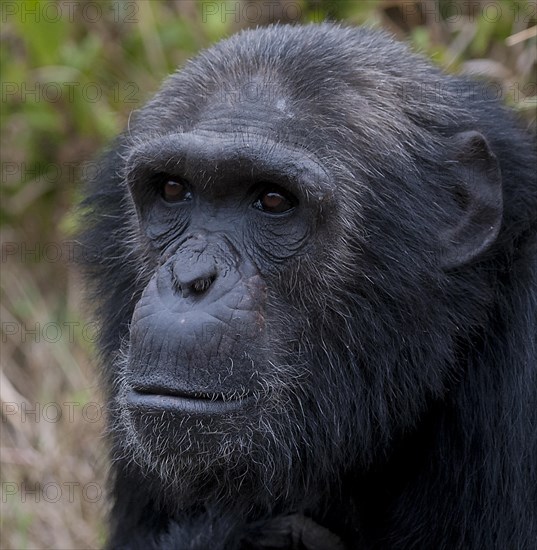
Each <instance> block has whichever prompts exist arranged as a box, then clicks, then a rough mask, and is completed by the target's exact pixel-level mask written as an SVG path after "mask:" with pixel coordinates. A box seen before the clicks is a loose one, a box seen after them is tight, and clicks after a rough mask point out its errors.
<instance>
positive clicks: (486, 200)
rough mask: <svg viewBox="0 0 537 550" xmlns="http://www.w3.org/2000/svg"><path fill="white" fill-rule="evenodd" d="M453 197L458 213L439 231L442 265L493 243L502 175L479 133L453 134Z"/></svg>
mask: <svg viewBox="0 0 537 550" xmlns="http://www.w3.org/2000/svg"><path fill="white" fill-rule="evenodd" d="M450 160H451V163H450V164H451V170H452V172H453V176H454V177H453V180H454V182H455V183H454V186H453V200H455V201H456V203H457V205H458V209H459V215H458V216H455V219H454V220H453V223H450V226H449V227H448V228H447V229H446V230H445V231H444V232H442V235H441V238H442V240H443V255H442V267H443V268H444V269H451V268H454V267H458V266H460V265H463V264H465V263H468V262H470V261H471V260H473V259H474V258H476V257H477V256H479V254H481V253H482V252H484V251H485V250H487V248H489V246H490V245H491V244H492V243H493V242H494V240H495V239H496V237H497V236H498V232H499V231H500V226H501V223H502V212H503V200H502V178H501V174H500V168H499V165H498V161H497V159H496V156H495V155H494V153H492V151H491V150H490V148H489V145H488V143H487V141H486V139H485V137H484V136H483V135H482V134H480V133H479V132H475V131H471V132H461V133H459V134H456V135H455V136H454V137H453V149H452V153H451V159H450Z"/></svg>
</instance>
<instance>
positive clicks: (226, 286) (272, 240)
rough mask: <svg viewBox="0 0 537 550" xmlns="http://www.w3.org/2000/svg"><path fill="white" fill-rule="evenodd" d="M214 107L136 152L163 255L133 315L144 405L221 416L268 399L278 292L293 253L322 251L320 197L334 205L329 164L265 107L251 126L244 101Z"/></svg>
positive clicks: (138, 391)
mask: <svg viewBox="0 0 537 550" xmlns="http://www.w3.org/2000/svg"><path fill="white" fill-rule="evenodd" d="M256 105H257V106H259V107H261V106H264V107H266V105H265V104H264V103H259V104H256ZM208 114H210V115H213V116H211V117H210V118H209V119H208V120H203V121H201V122H200V123H199V124H197V125H196V127H195V128H193V129H192V131H190V132H186V133H182V134H175V135H170V136H167V137H166V138H164V139H157V140H154V141H151V142H150V143H148V144H146V145H143V146H141V147H140V148H139V149H137V150H135V151H134V152H133V153H132V154H131V156H130V158H129V164H128V165H129V171H128V173H129V178H128V183H129V186H130V188H131V190H132V194H133V198H134V201H135V204H136V207H137V210H138V213H139V222H140V225H141V227H142V228H143V231H144V233H145V235H146V236H147V238H148V241H149V245H150V247H151V249H152V251H153V258H154V261H155V273H154V275H153V277H152V278H151V280H150V281H149V283H148V284H147V286H146V288H145V290H144V292H143V294H142V296H141V299H140V300H139V302H138V303H137V305H136V308H135V311H134V315H133V319H132V325H131V348H130V362H129V369H128V374H127V381H128V383H129V386H130V388H129V390H128V391H129V394H128V397H127V401H128V402H129V406H130V407H131V408H132V410H133V414H137V411H138V412H139V413H143V411H144V410H145V409H146V408H148V409H156V410H159V409H160V408H164V409H166V410H167V411H170V412H172V413H174V414H177V415H179V416H180V415H182V414H188V415H201V416H204V415H209V416H212V417H214V418H213V420H214V419H217V418H218V417H219V416H220V415H222V414H231V413H233V412H236V411H239V410H241V409H242V408H246V407H249V406H252V404H253V403H254V402H255V401H258V400H259V399H260V398H261V396H262V394H263V392H264V391H266V389H264V388H263V385H262V380H260V376H261V378H262V375H263V373H265V372H266V371H267V370H268V369H270V363H271V361H272V362H273V361H274V360H275V359H276V355H275V354H272V353H271V350H270V345H269V344H268V343H267V341H268V340H267V328H266V325H267V323H266V319H267V317H268V318H269V320H270V318H271V313H270V308H268V309H267V303H266V297H267V293H268V292H270V287H271V283H274V281H277V280H278V277H280V276H281V273H282V271H283V270H284V269H285V268H286V267H288V266H289V264H290V263H291V262H296V261H298V260H299V259H300V257H302V256H304V255H306V254H311V253H312V250H314V246H315V241H314V240H313V239H312V234H313V233H314V231H315V228H316V225H317V223H318V221H319V217H320V212H319V209H320V204H323V205H324V207H325V208H326V207H327V206H329V205H327V201H326V196H327V194H328V192H329V190H330V188H331V186H330V182H329V181H328V178H327V176H326V174H325V173H324V170H323V169H322V167H321V166H320V164H319V163H318V162H317V161H316V160H315V158H314V157H312V158H308V157H305V156H304V153H303V152H301V151H298V150H296V149H293V148H292V147H289V146H282V145H281V144H278V143H277V142H275V141H273V139H272V138H273V137H274V136H271V133H272V134H274V132H271V130H270V128H266V127H263V129H262V130H261V129H260V128H261V126H262V121H263V120H265V115H266V113H265V112H264V110H263V109H261V108H260V109H256V108H255V106H252V110H251V116H249V114H248V113H247V115H246V118H245V119H244V120H246V121H247V123H248V125H247V127H245V125H244V122H242V121H241V120H240V119H239V120H237V118H235V111H234V109H233V108H227V109H226V108H225V107H224V106H218V108H216V109H215V112H214V113H212V112H211V113H208ZM254 114H257V115H260V116H261V119H260V120H258V119H257V118H253V115H254ZM230 121H233V122H232V123H230ZM224 130H225V131H224ZM267 150H269V151H270V153H269V154H267V153H266V151H267ZM147 159H150V161H149V162H148V161H147ZM269 324H270V323H269ZM276 351H277V350H276Z"/></svg>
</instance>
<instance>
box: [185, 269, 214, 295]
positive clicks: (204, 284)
mask: <svg viewBox="0 0 537 550" xmlns="http://www.w3.org/2000/svg"><path fill="white" fill-rule="evenodd" d="M215 279H216V275H210V276H208V277H197V278H196V279H194V280H193V281H182V282H180V283H179V287H180V289H181V294H182V296H183V298H186V297H188V296H192V295H200V294H204V293H205V292H207V290H209V288H210V286H211V285H212V284H213V282H214V280H215Z"/></svg>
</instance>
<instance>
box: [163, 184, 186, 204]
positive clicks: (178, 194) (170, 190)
mask: <svg viewBox="0 0 537 550" xmlns="http://www.w3.org/2000/svg"><path fill="white" fill-rule="evenodd" d="M161 194H162V198H163V199H164V200H165V201H166V202H185V201H189V200H192V192H191V191H190V189H189V188H188V184H187V183H186V182H185V181H176V180H167V181H165V182H164V184H163V185H162V191H161Z"/></svg>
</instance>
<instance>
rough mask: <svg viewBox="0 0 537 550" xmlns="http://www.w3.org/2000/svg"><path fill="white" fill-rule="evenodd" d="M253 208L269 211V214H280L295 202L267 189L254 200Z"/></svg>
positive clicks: (290, 207) (289, 208)
mask: <svg viewBox="0 0 537 550" xmlns="http://www.w3.org/2000/svg"><path fill="white" fill-rule="evenodd" d="M253 206H254V208H257V209H258V210H262V211H263V212H269V213H270V214H281V213H283V212H287V211H288V210H291V209H292V208H293V207H294V206H295V204H294V201H292V200H291V199H290V198H287V197H286V196H285V195H283V194H282V193H280V192H278V191H269V192H264V193H262V194H261V195H260V196H259V198H258V199H257V200H256V201H255V202H254V205H253Z"/></svg>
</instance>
